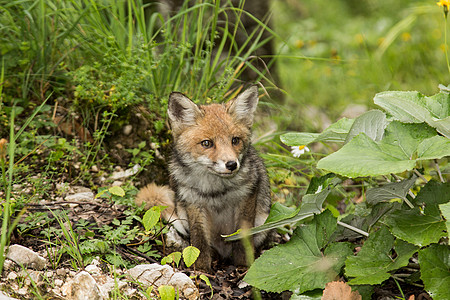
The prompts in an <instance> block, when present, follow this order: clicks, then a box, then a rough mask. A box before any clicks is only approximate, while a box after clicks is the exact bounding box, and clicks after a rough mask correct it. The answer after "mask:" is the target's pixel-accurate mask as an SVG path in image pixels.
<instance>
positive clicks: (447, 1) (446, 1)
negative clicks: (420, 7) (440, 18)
mask: <svg viewBox="0 0 450 300" xmlns="http://www.w3.org/2000/svg"><path fill="white" fill-rule="evenodd" d="M436 4H437V5H439V6H442V7H444V14H445V18H447V13H448V8H449V7H450V0H440V1H439V2H437V3H436Z"/></svg>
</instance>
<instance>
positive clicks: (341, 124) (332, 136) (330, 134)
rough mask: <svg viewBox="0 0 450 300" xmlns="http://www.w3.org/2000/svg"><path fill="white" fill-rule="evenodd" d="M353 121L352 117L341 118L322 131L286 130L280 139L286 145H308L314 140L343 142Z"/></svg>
mask: <svg viewBox="0 0 450 300" xmlns="http://www.w3.org/2000/svg"><path fill="white" fill-rule="evenodd" d="M353 122H354V120H353V119H347V118H342V119H340V120H339V121H337V122H336V123H334V124H332V125H330V126H329V127H328V128H327V129H325V130H324V131H323V132H322V133H308V132H288V133H285V134H283V135H281V136H280V139H281V141H282V142H283V143H284V144H286V145H288V146H301V145H308V144H311V143H314V142H338V143H343V142H344V141H345V139H346V137H347V134H348V132H349V130H350V128H351V127H352V124H353Z"/></svg>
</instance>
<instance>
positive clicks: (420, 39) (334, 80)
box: [273, 0, 449, 130]
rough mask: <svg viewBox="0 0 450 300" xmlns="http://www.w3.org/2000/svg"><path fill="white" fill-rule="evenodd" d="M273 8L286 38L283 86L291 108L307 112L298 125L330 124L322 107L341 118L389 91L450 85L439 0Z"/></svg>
mask: <svg viewBox="0 0 450 300" xmlns="http://www.w3.org/2000/svg"><path fill="white" fill-rule="evenodd" d="M273 7H274V12H273V19H274V28H275V31H276V32H277V33H278V34H279V35H280V36H281V37H282V38H283V40H282V42H280V41H277V42H278V49H279V50H278V51H279V52H278V54H279V58H278V62H279V74H280V77H281V82H280V86H282V87H283V88H284V89H285V90H286V91H287V93H288V99H289V101H287V106H288V110H287V111H292V108H289V106H291V105H292V106H293V107H295V110H296V111H298V112H299V115H301V116H302V118H301V119H300V120H299V118H297V117H296V116H294V118H293V119H292V122H291V123H290V126H291V127H294V128H295V129H300V130H301V129H305V127H306V128H309V129H312V130H314V129H315V130H318V129H319V130H320V129H323V128H320V127H323V125H329V124H321V123H324V122H325V123H326V122H328V120H327V118H324V117H323V114H318V113H317V111H319V112H323V113H324V114H325V115H326V116H327V117H328V118H329V119H331V121H333V122H334V121H335V120H336V119H337V118H339V117H340V116H342V114H343V113H344V114H349V113H350V115H351V114H352V111H354V112H358V111H360V110H361V109H363V108H362V107H358V106H357V105H363V106H366V107H371V106H372V105H373V104H372V99H373V97H374V95H375V94H376V93H378V92H381V91H385V90H417V91H420V92H422V93H424V94H427V95H432V94H435V93H436V92H438V91H439V89H438V84H440V83H442V84H445V85H447V83H448V76H449V72H448V69H447V64H446V61H445V52H444V49H445V47H448V46H445V45H444V28H445V26H446V22H445V19H444V13H443V10H442V9H441V8H439V7H438V6H437V5H436V2H435V1H404V0H400V1H372V0H363V1H295V0H288V1H274V2H273ZM355 106H356V107H355ZM352 107H353V110H351V108H352ZM295 110H294V111H295ZM305 110H306V111H307V113H304V114H303V113H302V111H305ZM311 112H312V114H311ZM311 116H315V117H316V118H317V119H318V120H314V119H312V118H311ZM321 116H322V119H323V120H322V121H320V117H321ZM352 116H353V117H354V115H352ZM317 126H319V128H317Z"/></svg>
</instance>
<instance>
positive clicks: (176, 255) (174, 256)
mask: <svg viewBox="0 0 450 300" xmlns="http://www.w3.org/2000/svg"><path fill="white" fill-rule="evenodd" d="M180 260H181V252H178V251H176V252H172V253H170V254H169V255H167V256H166V257H163V259H161V264H162V265H165V264H171V263H174V264H175V265H176V266H177V267H178V265H179V264H180Z"/></svg>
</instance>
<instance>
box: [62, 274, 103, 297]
mask: <svg viewBox="0 0 450 300" xmlns="http://www.w3.org/2000/svg"><path fill="white" fill-rule="evenodd" d="M61 292H62V294H63V295H65V296H66V299H67V300H102V299H106V298H107V297H106V295H104V294H103V293H102V291H101V289H100V287H99V286H98V284H97V282H96V281H95V279H94V278H93V277H92V276H91V275H90V274H89V273H88V272H86V271H81V272H80V273H78V274H77V275H76V276H75V277H74V278H73V279H72V280H70V281H68V282H66V283H65V284H64V285H63V286H62V287H61Z"/></svg>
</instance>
